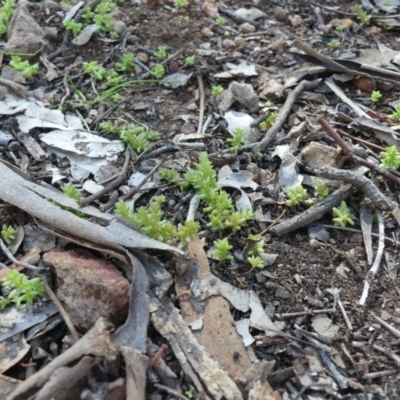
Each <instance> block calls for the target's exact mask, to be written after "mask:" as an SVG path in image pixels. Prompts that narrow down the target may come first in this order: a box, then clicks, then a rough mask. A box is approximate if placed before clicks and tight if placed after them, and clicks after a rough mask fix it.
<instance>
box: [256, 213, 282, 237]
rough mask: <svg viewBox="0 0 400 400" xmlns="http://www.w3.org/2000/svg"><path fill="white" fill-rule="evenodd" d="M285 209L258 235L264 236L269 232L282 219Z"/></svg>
mask: <svg viewBox="0 0 400 400" xmlns="http://www.w3.org/2000/svg"><path fill="white" fill-rule="evenodd" d="M286 211H287V210H286V209H285V210H283V211H282V212H281V214H280V215H279V217H278V218H277V219H276V220H275V221H274V222H273V223H272V224H271V225H270V226H268V227H267V228H265V229H264V230H263V231H262V232H261V233H260V235H261V236H264V235H265V234H266V233H267V232H269V231H270V230H271V229H272V228H273V227H274V226H275V225H276V224H277V223H278V222H279V221H280V220H281V219H282V218H283V217H284V215H285V214H286Z"/></svg>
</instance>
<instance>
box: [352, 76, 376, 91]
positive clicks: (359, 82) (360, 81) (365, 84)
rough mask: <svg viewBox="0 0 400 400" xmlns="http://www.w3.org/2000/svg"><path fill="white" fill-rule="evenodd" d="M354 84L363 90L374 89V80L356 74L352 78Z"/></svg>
mask: <svg viewBox="0 0 400 400" xmlns="http://www.w3.org/2000/svg"><path fill="white" fill-rule="evenodd" d="M354 84H355V85H356V87H358V88H359V89H360V90H362V91H363V92H372V91H373V90H376V81H375V79H372V78H367V77H364V76H358V77H357V78H355V79H354Z"/></svg>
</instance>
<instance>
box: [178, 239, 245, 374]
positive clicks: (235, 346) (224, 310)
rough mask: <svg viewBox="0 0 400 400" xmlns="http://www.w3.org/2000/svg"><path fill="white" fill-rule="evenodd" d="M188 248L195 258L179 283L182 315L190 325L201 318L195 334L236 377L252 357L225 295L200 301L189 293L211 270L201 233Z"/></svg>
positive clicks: (216, 359)
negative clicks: (192, 285) (186, 294)
mask: <svg viewBox="0 0 400 400" xmlns="http://www.w3.org/2000/svg"><path fill="white" fill-rule="evenodd" d="M188 250H189V253H190V255H191V257H193V258H192V259H191V260H187V262H188V264H189V265H188V267H187V269H186V271H185V273H184V274H182V275H181V276H179V277H178V278H177V279H176V284H175V289H176V293H177V295H178V297H179V303H180V306H181V313H182V318H183V319H184V320H185V322H186V324H187V325H191V324H193V323H195V322H196V321H199V320H201V329H198V330H194V329H193V328H192V331H193V336H194V337H195V338H196V339H197V341H198V342H199V343H200V344H201V345H202V346H204V348H205V349H206V350H207V352H208V353H209V354H210V355H212V357H213V358H214V360H215V361H217V362H218V363H219V364H220V365H221V366H222V367H223V368H224V369H225V370H226V371H227V372H228V373H229V374H230V376H231V377H232V378H234V379H239V378H241V377H242V376H243V375H244V374H245V372H246V371H247V370H248V368H250V366H251V361H250V357H249V355H248V353H247V350H246V348H245V346H244V344H243V340H242V338H241V337H240V336H239V334H238V333H237V331H236V328H235V322H234V320H233V317H232V315H231V313H230V310H229V303H228V302H227V301H226V300H225V299H224V298H223V297H222V296H213V297H209V298H208V299H206V300H205V301H203V302H202V304H201V305H200V303H199V302H198V301H197V300H196V299H194V298H190V296H189V297H188V296H185V293H187V292H188V290H189V291H190V286H191V284H196V283H198V278H199V277H200V278H202V277H203V276H206V275H208V274H210V266H209V263H208V259H207V255H206V254H205V252H204V250H203V246H202V243H201V241H200V239H199V238H198V237H196V238H195V240H193V241H192V242H190V243H189V245H188ZM235 355H236V356H235Z"/></svg>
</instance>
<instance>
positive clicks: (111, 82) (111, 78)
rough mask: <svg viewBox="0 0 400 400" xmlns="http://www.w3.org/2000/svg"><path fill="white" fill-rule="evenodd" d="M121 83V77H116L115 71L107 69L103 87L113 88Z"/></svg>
mask: <svg viewBox="0 0 400 400" xmlns="http://www.w3.org/2000/svg"><path fill="white" fill-rule="evenodd" d="M121 82H122V76H120V75H118V72H117V71H115V69H112V68H111V69H109V70H107V73H106V83H105V87H114V86H117V85H118V84H120V83H121Z"/></svg>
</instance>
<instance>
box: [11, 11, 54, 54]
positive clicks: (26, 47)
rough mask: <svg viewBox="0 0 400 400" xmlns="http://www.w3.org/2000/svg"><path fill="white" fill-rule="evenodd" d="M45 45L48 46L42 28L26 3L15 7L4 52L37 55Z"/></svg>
mask: <svg viewBox="0 0 400 400" xmlns="http://www.w3.org/2000/svg"><path fill="white" fill-rule="evenodd" d="M46 47H47V48H48V49H49V48H50V46H49V44H48V42H47V41H46V40H45V39H44V29H43V28H42V27H41V26H40V25H39V24H38V23H37V22H36V20H35V19H34V18H33V17H32V16H31V14H30V13H29V10H28V7H27V6H26V5H21V6H19V7H17V9H16V10H15V11H14V14H13V16H12V18H11V21H10V24H9V26H8V42H7V43H6V45H5V47H4V52H5V53H23V54H26V55H30V54H32V55H33V54H35V55H37V54H39V53H40V52H41V50H44V48H46ZM27 57H28V56H27Z"/></svg>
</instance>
